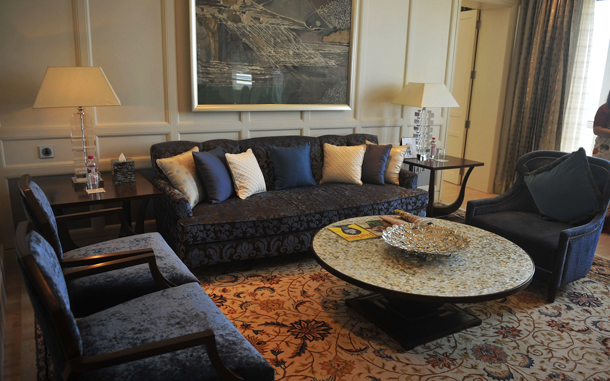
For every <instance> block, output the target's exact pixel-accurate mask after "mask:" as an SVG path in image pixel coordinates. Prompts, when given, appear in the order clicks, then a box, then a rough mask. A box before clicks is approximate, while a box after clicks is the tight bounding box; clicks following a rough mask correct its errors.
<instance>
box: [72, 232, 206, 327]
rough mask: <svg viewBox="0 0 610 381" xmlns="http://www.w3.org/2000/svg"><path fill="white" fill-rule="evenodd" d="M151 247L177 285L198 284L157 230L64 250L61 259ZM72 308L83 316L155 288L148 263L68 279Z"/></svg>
mask: <svg viewBox="0 0 610 381" xmlns="http://www.w3.org/2000/svg"><path fill="white" fill-rule="evenodd" d="M146 248H152V249H153V251H154V253H155V259H156V261H157V266H158V267H159V271H161V274H163V276H164V277H165V278H166V279H167V280H169V281H170V282H172V283H174V284H177V285H180V284H185V283H189V282H193V283H195V284H197V285H198V284H199V281H198V280H197V278H196V277H195V276H194V275H193V274H192V273H191V272H190V271H189V269H188V268H187V267H186V265H185V264H184V263H183V262H182V261H181V260H180V258H178V257H177V256H176V255H175V254H174V252H173V250H172V249H171V248H170V247H169V246H168V245H167V243H165V241H164V240H163V238H162V237H161V235H160V234H159V233H146V234H140V235H135V236H129V237H123V238H119V239H115V240H112V241H106V242H101V243H97V244H93V245H90V246H86V247H82V248H79V249H76V250H71V251H67V252H66V253H64V258H66V259H69V258H83V257H89V256H92V255H100V254H107V253H115V252H120V251H128V250H136V249H146ZM68 289H69V293H70V300H72V301H73V303H72V309H73V311H74V314H75V315H76V316H86V315H89V314H91V313H93V312H96V311H100V310H101V309H105V308H108V307H111V306H115V305H117V304H119V303H122V302H125V301H127V300H130V299H133V298H136V297H138V296H141V295H145V294H148V293H151V292H155V291H157V290H158V287H157V284H156V283H155V281H154V279H153V277H152V275H151V273H150V270H149V269H148V265H138V266H133V267H128V268H125V269H121V270H115V271H111V272H108V273H104V274H98V275H93V276H88V277H84V278H78V279H73V280H70V281H68Z"/></svg>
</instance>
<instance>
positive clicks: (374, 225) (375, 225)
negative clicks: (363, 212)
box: [358, 218, 392, 237]
mask: <svg viewBox="0 0 610 381" xmlns="http://www.w3.org/2000/svg"><path fill="white" fill-rule="evenodd" d="M358 226H360V227H361V228H364V229H366V230H367V231H369V232H371V233H373V234H375V235H376V236H377V237H381V235H382V234H383V231H384V230H386V229H387V228H389V227H390V226H392V224H391V223H390V222H388V221H384V220H382V219H380V218H376V219H372V220H370V221H365V222H360V223H358Z"/></svg>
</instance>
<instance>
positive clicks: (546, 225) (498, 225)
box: [468, 211, 572, 271]
mask: <svg viewBox="0 0 610 381" xmlns="http://www.w3.org/2000/svg"><path fill="white" fill-rule="evenodd" d="M468 223H469V224H470V225H472V226H476V227H478V228H481V229H484V230H487V231H490V232H492V233H496V234H498V235H500V236H502V237H504V238H506V239H508V240H510V241H512V242H514V243H516V244H517V245H519V246H520V247H521V248H522V249H523V250H525V251H526V252H527V253H529V254H530V255H531V256H532V257H533V259H534V263H535V264H536V266H537V267H541V268H543V269H546V270H548V271H550V270H551V269H552V268H553V260H554V258H555V255H554V253H555V249H556V248H557V245H558V243H559V233H560V232H561V231H562V230H565V229H569V228H571V227H572V226H571V225H569V224H567V223H564V222H558V221H545V220H542V219H540V217H539V216H538V214H537V213H529V212H512V211H511V212H500V213H489V214H482V215H479V216H475V217H473V218H472V219H471V220H470V221H469V222H468Z"/></svg>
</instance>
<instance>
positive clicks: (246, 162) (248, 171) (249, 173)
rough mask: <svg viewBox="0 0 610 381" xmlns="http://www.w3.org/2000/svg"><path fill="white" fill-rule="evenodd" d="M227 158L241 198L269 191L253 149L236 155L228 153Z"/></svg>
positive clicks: (236, 189) (236, 190)
mask: <svg viewBox="0 0 610 381" xmlns="http://www.w3.org/2000/svg"><path fill="white" fill-rule="evenodd" d="M225 157H226V158H227V164H228V165H229V168H230V169H231V176H232V177H233V185H235V192H236V193H237V196H238V197H239V198H241V199H245V198H248V197H250V196H252V195H253V194H257V193H261V192H266V191H267V188H266V187H265V178H264V177H263V173H262V172H261V169H260V167H259V166H258V162H257V161H256V157H255V156H254V153H252V150H251V149H248V150H247V151H246V152H244V153H238V154H235V155H232V154H230V153H228V154H226V155H225Z"/></svg>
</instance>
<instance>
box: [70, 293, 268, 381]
mask: <svg viewBox="0 0 610 381" xmlns="http://www.w3.org/2000/svg"><path fill="white" fill-rule="evenodd" d="M78 324H79V328H80V330H81V332H82V333H83V335H82V336H83V354H84V355H86V356H93V355H98V354H102V353H107V352H112V351H116V350H120V349H124V348H130V347H133V346H137V345H143V344H146V343H151V342H156V341H160V340H165V339H170V338H173V337H178V336H182V335H187V334H191V333H195V332H199V331H204V330H206V329H212V330H213V331H214V334H215V337H216V345H217V347H218V351H219V354H220V357H221V359H222V361H223V363H224V364H225V365H226V366H227V367H228V368H229V369H231V370H232V371H234V372H235V373H237V374H239V375H240V376H241V377H243V378H244V379H245V380H253V381H254V380H256V381H259V380H260V381H265V380H273V379H274V377H275V372H274V369H273V367H272V366H271V365H270V364H269V363H268V362H267V361H266V360H265V359H264V358H263V357H262V356H261V355H260V354H259V353H258V352H257V351H256V349H255V348H254V347H253V346H252V345H251V344H250V343H249V342H248V341H247V340H246V339H245V338H244V337H243V336H242V335H241V333H239V331H238V330H237V329H236V328H235V327H234V326H233V324H232V323H231V322H230V321H229V320H228V319H227V318H226V317H225V316H224V315H223V314H222V312H221V311H220V310H219V309H218V307H216V305H215V304H214V302H212V300H211V299H210V298H209V297H208V296H207V295H206V294H205V292H204V291H203V290H202V289H201V287H200V286H199V285H196V284H188V285H183V286H179V287H173V288H170V289H167V290H163V291H159V292H156V293H154V294H150V295H147V296H145V297H142V298H138V299H134V300H132V301H129V302H127V303H124V304H122V305H120V306H117V307H113V308H110V309H108V310H105V311H102V312H99V313H97V314H94V315H91V316H88V317H86V318H83V319H81V320H79V323H78ZM82 377H83V379H84V380H125V379H138V380H217V379H219V377H218V375H217V373H216V371H215V370H214V369H213V367H212V365H211V363H210V360H209V357H208V355H207V352H206V349H205V346H198V347H194V348H190V349H185V350H181V351H176V352H171V353H167V354H163V355H159V356H154V357H149V358H146V359H143V360H139V361H132V362H128V363H126V364H122V365H117V366H113V367H109V368H104V369H100V370H97V371H94V372H86V373H83V374H82Z"/></svg>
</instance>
